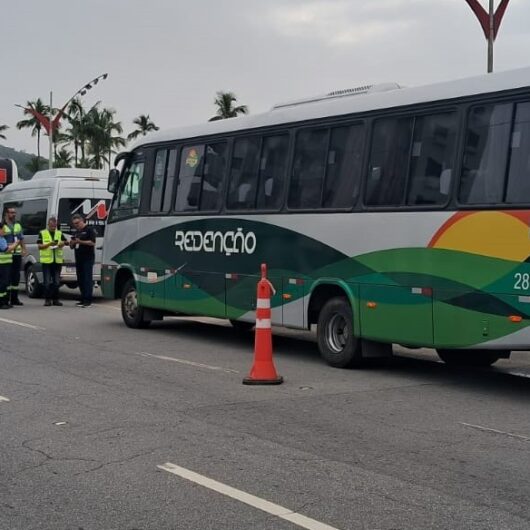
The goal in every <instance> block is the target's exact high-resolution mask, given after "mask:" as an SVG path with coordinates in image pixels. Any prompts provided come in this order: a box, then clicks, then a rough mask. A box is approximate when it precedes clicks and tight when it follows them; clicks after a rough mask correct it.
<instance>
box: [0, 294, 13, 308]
mask: <svg viewBox="0 0 530 530" xmlns="http://www.w3.org/2000/svg"><path fill="white" fill-rule="evenodd" d="M0 309H11V306H10V305H9V304H8V303H7V296H2V297H0Z"/></svg>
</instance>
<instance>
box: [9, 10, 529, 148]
mask: <svg viewBox="0 0 530 530" xmlns="http://www.w3.org/2000/svg"><path fill="white" fill-rule="evenodd" d="M480 1H481V3H482V5H483V6H484V7H487V5H488V0H480ZM499 1H500V0H495V4H496V5H497V4H498V3H499ZM1 13H2V16H1V21H2V22H1V26H0V72H1V81H0V124H6V125H9V127H10V129H9V130H8V131H7V141H5V142H3V143H5V144H6V145H8V146H10V147H14V148H16V149H24V150H27V151H28V152H35V150H36V146H35V145H36V143H35V141H34V139H32V138H31V136H30V132H29V131H28V130H25V131H18V130H16V127H15V124H16V122H17V121H18V120H20V119H21V111H20V109H16V108H15V107H14V104H15V103H19V104H24V103H25V102H26V101H28V100H34V99H36V98H37V97H41V98H43V99H46V100H48V98H49V92H50V90H53V94H54V104H56V105H60V104H62V103H64V102H65V101H66V100H67V99H69V98H70V96H71V95H72V94H73V93H74V92H75V91H76V90H77V89H78V88H80V86H82V85H83V84H84V83H86V82H88V81H90V80H91V79H93V78H94V77H96V76H97V75H99V74H101V73H104V72H108V73H109V77H108V79H107V80H106V81H104V82H102V83H101V84H98V85H97V87H95V88H94V89H93V90H92V91H90V92H89V93H88V94H87V96H86V97H85V98H84V101H85V103H86V105H87V106H90V105H92V104H93V103H94V102H96V101H97V100H101V101H102V103H103V105H104V106H106V107H111V108H114V109H116V111H117V113H118V114H117V115H118V118H119V119H120V120H121V121H122V123H123V125H124V129H125V133H128V132H130V131H131V130H132V128H133V125H132V123H131V122H132V119H133V118H134V117H135V116H138V115H139V114H149V115H150V116H151V118H152V119H153V120H154V121H155V122H156V123H157V125H159V126H160V127H161V128H172V127H177V126H179V125H190V124H194V123H199V122H204V121H206V120H207V119H208V118H209V117H211V116H212V115H213V114H214V113H215V108H214V105H213V100H214V97H215V93H216V91H218V90H230V91H233V92H235V93H236V95H237V96H238V101H239V103H241V104H246V105H248V106H249V109H250V112H251V113H258V112H263V111H266V110H268V109H269V108H270V107H271V106H272V105H273V104H274V103H275V102H279V101H284V100H289V99H293V98H301V97H305V96H311V95H315V94H321V93H325V92H328V91H330V90H336V89H342V88H349V87H354V86H358V85H364V84H367V83H377V82H386V81H396V82H398V83H400V84H404V85H409V86H411V85H422V84H428V83H431V82H436V81H441V80H447V79H454V78H460V77H467V76H470V75H476V74H481V73H483V72H485V70H486V41H485V39H484V35H483V33H482V30H481V28H480V25H479V23H478V21H477V20H476V18H475V16H474V15H473V13H472V11H471V10H470V8H469V7H468V5H467V3H466V2H465V0H186V1H181V0H1ZM529 23H530V1H528V0H511V2H510V5H509V7H508V10H507V12H506V15H505V17H504V20H503V23H502V26H501V30H500V33H499V35H498V38H497V41H496V44H495V69H496V70H509V69H513V68H520V67H523V66H529V65H530V58H529V57H528V50H530V31H528V25H529ZM42 150H43V151H44V152H47V139H45V140H44V141H43V142H42Z"/></svg>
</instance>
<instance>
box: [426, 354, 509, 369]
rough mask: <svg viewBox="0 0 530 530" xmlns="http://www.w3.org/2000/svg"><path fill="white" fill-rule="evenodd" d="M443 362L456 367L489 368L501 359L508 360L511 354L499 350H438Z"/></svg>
mask: <svg viewBox="0 0 530 530" xmlns="http://www.w3.org/2000/svg"><path fill="white" fill-rule="evenodd" d="M436 352H437V353H438V357H440V359H442V361H443V362H444V363H445V364H447V365H449V366H455V367H468V368H487V367H489V366H491V365H492V364H494V363H496V362H497V361H498V360H499V359H500V358H508V357H509V352H506V351H497V350H444V349H440V350H436Z"/></svg>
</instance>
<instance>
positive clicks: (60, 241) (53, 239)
mask: <svg viewBox="0 0 530 530" xmlns="http://www.w3.org/2000/svg"><path fill="white" fill-rule="evenodd" d="M65 241H66V237H64V234H63V233H62V232H61V231H60V230H58V229H57V218H56V217H50V218H49V219H48V228H46V229H44V230H41V231H40V233H39V238H38V239H37V244H38V247H39V256H40V262H41V265H42V274H43V276H44V291H45V297H46V301H45V302H44V305H45V306H50V305H52V304H53V305H59V306H60V305H63V304H62V302H59V287H60V285H61V268H62V266H63V261H64V258H63V247H64V244H65Z"/></svg>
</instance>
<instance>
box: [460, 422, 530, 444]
mask: <svg viewBox="0 0 530 530" xmlns="http://www.w3.org/2000/svg"><path fill="white" fill-rule="evenodd" d="M459 423H460V425H464V426H466V427H471V428H472V429H477V430H479V431H484V432H492V433H494V434H502V435H504V436H509V437H510V438H517V439H518V440H524V441H525V442H530V437H529V436H522V435H521V434H514V433H512V432H505V431H499V430H497V429H491V428H490V427H483V426H482V425H473V424H472V423H464V422H459Z"/></svg>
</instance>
